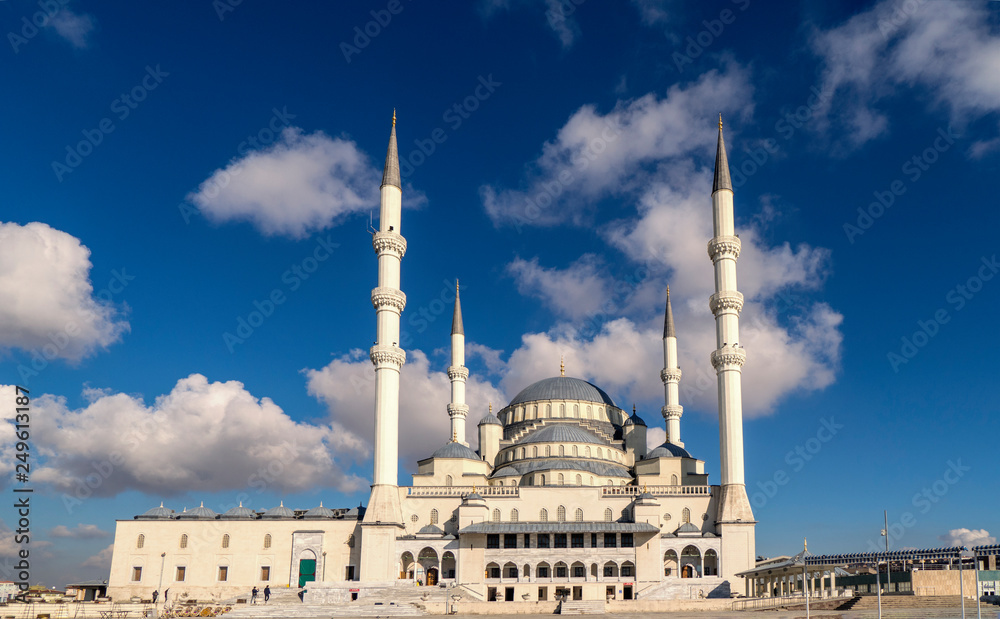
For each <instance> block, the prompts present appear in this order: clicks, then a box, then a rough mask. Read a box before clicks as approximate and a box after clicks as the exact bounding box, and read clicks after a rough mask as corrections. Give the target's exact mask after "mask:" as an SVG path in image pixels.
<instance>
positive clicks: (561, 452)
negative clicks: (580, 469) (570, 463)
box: [559, 445, 566, 458]
mask: <svg viewBox="0 0 1000 619" xmlns="http://www.w3.org/2000/svg"><path fill="white" fill-rule="evenodd" d="M565 456H566V446H565V445H560V446H559V457H560V458H562V457H565Z"/></svg>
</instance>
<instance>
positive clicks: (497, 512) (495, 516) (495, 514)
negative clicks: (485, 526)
mask: <svg viewBox="0 0 1000 619" xmlns="http://www.w3.org/2000/svg"><path fill="white" fill-rule="evenodd" d="M493 522H500V510H499V509H494V510H493Z"/></svg>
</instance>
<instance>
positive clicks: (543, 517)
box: [538, 475, 549, 522]
mask: <svg viewBox="0 0 1000 619" xmlns="http://www.w3.org/2000/svg"><path fill="white" fill-rule="evenodd" d="M542 483H545V476H544V475H543V476H542ZM538 520H540V521H541V522H548V521H549V510H547V509H545V508H544V507H543V508H542V511H540V512H538Z"/></svg>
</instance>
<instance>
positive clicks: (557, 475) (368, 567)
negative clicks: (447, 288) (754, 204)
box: [108, 117, 756, 603]
mask: <svg viewBox="0 0 1000 619" xmlns="http://www.w3.org/2000/svg"><path fill="white" fill-rule="evenodd" d="M395 125H396V122H395V117H393V126H392V131H391V133H390V135H389V147H388V152H387V155H386V161H385V168H384V172H383V176H382V185H381V209H380V217H379V229H378V231H376V232H375V233H374V235H373V246H374V249H375V253H376V254H377V256H378V286H377V287H376V288H375V289H374V290H373V291H372V295H371V302H372V304H373V306H374V308H375V314H376V324H377V326H376V332H377V339H376V343H375V345H374V346H373V347H372V348H371V355H370V356H371V361H372V363H373V365H374V368H375V406H374V410H375V415H374V421H375V458H374V475H373V483H372V486H371V496H370V498H369V500H368V504H367V506H366V507H364V508H355V509H350V510H347V509H330V508H327V507H324V506H323V505H322V503H321V504H320V505H319V506H317V507H313V508H312V509H308V510H304V509H291V508H289V507H286V506H284V505H283V504H282V505H279V506H277V507H274V508H272V509H268V510H266V511H255V510H252V509H249V508H246V507H243V506H242V505H241V506H239V507H234V508H233V509H230V510H229V511H226V512H225V513H222V514H217V513H215V512H214V511H212V510H211V509H209V508H207V507H204V506H202V507H198V508H195V509H191V510H185V511H182V512H179V513H178V512H176V511H174V510H171V509H168V508H166V507H164V506H163V505H162V504H161V505H160V506H159V507H154V508H153V509H150V510H149V511H147V512H146V513H144V514H141V515H138V516H135V517H134V518H133V519H131V520H119V521H118V522H117V527H116V533H115V543H114V553H113V559H112V566H111V575H110V581H109V584H108V595H110V596H111V597H112V598H113V599H115V600H123V599H124V600H127V599H129V598H131V597H134V596H138V597H141V598H149V597H151V594H152V592H153V591H154V590H158V591H160V592H161V594H162V593H163V592H164V591H165V590H166V589H169V590H170V594H169V595H170V597H171V599H191V600H195V599H197V600H213V599H215V600H218V599H224V598H228V597H233V596H236V595H245V594H246V592H247V591H249V590H250V589H251V588H252V587H255V586H256V587H257V588H259V589H263V588H264V587H265V586H270V587H271V588H272V589H273V588H278V587H280V588H284V587H293V588H294V587H306V588H307V590H308V595H309V596H310V601H313V602H320V603H322V602H329V603H337V602H341V601H347V600H351V599H357V598H358V597H359V596H360V597H363V596H365V595H368V594H371V593H373V592H375V591H379V590H384V589H385V588H387V587H391V586H397V585H401V584H402V585H406V584H413V583H412V581H419V582H420V583H421V584H424V585H450V586H454V587H458V588H461V589H462V590H463V592H467V593H468V595H469V596H471V597H473V598H474V599H479V600H488V601H493V600H498V601H503V600H507V601H512V600H517V601H521V600H537V601H541V600H552V599H556V598H557V597H560V596H565V597H566V598H567V599H573V600H588V599H589V600H603V599H611V598H613V599H619V600H621V599H635V598H637V597H638V598H642V599H654V600H655V599H678V598H683V599H694V598H698V597H729V595H730V592H733V593H735V592H742V591H743V590H744V582H743V578H742V577H740V576H738V574H740V573H741V572H746V571H747V570H750V569H752V568H753V567H754V566H755V562H754V559H755V548H754V527H755V525H756V522H755V521H754V517H753V513H752V511H751V508H750V502H749V500H748V498H747V493H746V488H745V483H744V472H743V413H742V395H741V372H742V366H743V364H744V362H745V360H746V353H745V351H744V349H743V348H742V347H741V346H740V345H739V344H738V342H739V341H740V337H739V316H740V311H741V309H742V306H743V295H742V294H740V292H738V290H737V286H736V262H737V258H738V257H739V254H740V239H739V237H738V236H737V235H736V232H735V229H734V217H733V187H732V182H731V180H730V176H729V164H728V161H727V158H726V150H725V144H724V142H723V136H722V122H721V120H720V122H719V137H718V148H717V153H716V160H715V179H714V183H713V189H712V209H713V215H714V237H713V238H712V239H710V240H709V241H708V255H709V258H710V259H711V260H712V262H713V264H714V267H715V290H716V292H715V294H713V295H712V296H711V298H710V299H709V307H710V309H711V311H712V313H713V314H714V316H715V321H716V338H717V347H716V350H714V351H712V352H711V355H710V360H711V363H712V365H713V366H714V368H715V370H716V374H717V377H718V394H719V441H720V447H721V449H720V453H721V462H720V467H719V468H720V473H721V475H720V480H719V482H718V483H716V484H712V483H710V481H709V476H708V474H707V473H706V472H705V463H704V461H702V460H699V459H698V458H696V457H695V456H693V455H692V454H691V453H690V452H689V451H688V449H687V448H686V446H685V444H684V443H683V442H682V441H681V426H680V421H681V416H682V414H683V407H682V406H681V405H680V402H679V391H678V387H679V382H680V380H681V370H680V368H679V367H678V363H677V330H676V326H675V324H674V319H673V314H672V311H671V307H670V291H669V289H668V290H667V293H666V308H665V312H664V325H663V358H664V365H663V368H662V370H660V369H659V368H656V369H654V368H650V369H649V371H650V372H654V371H658V370H659V373H660V378H661V380H662V381H663V384H664V392H665V397H664V400H665V405H664V406H663V408H662V409H661V414H662V416H663V418H664V421H665V425H666V442H665V443H663V444H662V445H660V446H659V447H656V448H655V449H652V450H648V449H647V446H646V432H647V425H646V422H645V421H644V420H643V419H642V418H640V417H639V415H637V414H636V411H635V410H634V408H633V410H632V411H631V412H630V411H628V410H625V409H623V408H621V407H619V406H618V405H617V404H616V403H615V401H614V400H613V399H612V397H611V396H610V395H608V394H607V393H606V392H605V391H603V390H602V389H600V388H599V387H597V386H596V385H593V384H591V383H589V382H587V381H585V380H581V379H579V378H572V377H569V376H565V375H564V374H565V372H564V371H560V375H559V376H554V377H549V378H543V379H541V380H539V381H538V382H536V383H534V384H531V385H528V386H526V387H524V389H522V390H521V392H520V393H518V394H517V395H516V396H515V397H514V398H513V399H512V400H511V401H510V402H509V403H508V404H507V406H505V407H503V408H502V409H501V410H499V411H497V413H496V414H493V411H492V410H490V412H489V413H488V414H487V415H486V416H485V417H483V418H482V420H481V421H479V423H478V428H477V430H478V432H477V434H478V436H477V438H478V445H477V446H478V450H476V449H473V448H472V447H471V446H470V444H469V443H468V441H467V432H466V419H467V417H468V415H469V411H470V407H469V405H468V404H467V403H466V401H465V385H466V380H467V379H468V377H469V370H468V369H467V368H466V367H465V331H464V325H463V322H462V310H461V303H460V300H459V298H458V295H457V294H456V298H455V308H454V318H453V321H452V329H451V365H450V367H449V368H448V370H447V372H448V377H449V379H450V380H451V402H450V403H449V404H448V405H447V411H448V415H449V417H450V419H451V428H450V430H451V431H450V433H449V437H447V438H448V439H450V440H448V442H447V443H446V444H445V445H444V446H443V447H441V448H440V449H438V450H437V451H435V452H434V453H432V454H431V455H430V456H429V457H428V458H425V459H423V460H420V461H418V463H417V472H416V473H415V474H414V475H413V480H412V484H411V485H409V486H400V485H399V483H398V480H397V469H398V443H399V436H398V433H399V423H398V422H399V402H400V398H406V397H407V394H406V393H405V392H403V393H400V388H399V372H400V368H401V366H402V365H403V364H404V363H405V361H406V353H405V352H404V351H403V350H402V349H401V348H400V347H399V345H398V342H399V339H400V337H399V336H400V330H399V323H400V316H401V314H402V312H403V309H404V307H405V305H406V296H405V294H404V293H403V292H402V290H401V287H400V265H401V262H402V259H403V255H404V254H405V252H406V246H407V245H406V239H405V238H404V237H403V236H402V227H401V200H402V189H401V183H400V174H399V161H398V154H397V146H396V126H395ZM442 404H444V403H442ZM442 438H445V437H442Z"/></svg>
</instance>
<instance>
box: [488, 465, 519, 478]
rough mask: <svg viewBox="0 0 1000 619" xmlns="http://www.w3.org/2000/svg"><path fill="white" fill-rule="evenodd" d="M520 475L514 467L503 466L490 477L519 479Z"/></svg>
mask: <svg viewBox="0 0 1000 619" xmlns="http://www.w3.org/2000/svg"><path fill="white" fill-rule="evenodd" d="M520 475H521V474H520V473H518V472H517V469H515V468H514V467H512V466H505V467H503V468H502V469H500V470H499V471H497V472H496V473H493V475H492V477H520Z"/></svg>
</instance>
